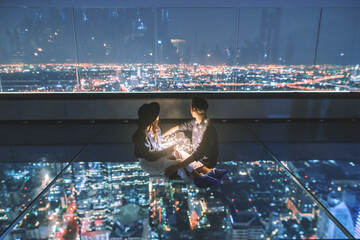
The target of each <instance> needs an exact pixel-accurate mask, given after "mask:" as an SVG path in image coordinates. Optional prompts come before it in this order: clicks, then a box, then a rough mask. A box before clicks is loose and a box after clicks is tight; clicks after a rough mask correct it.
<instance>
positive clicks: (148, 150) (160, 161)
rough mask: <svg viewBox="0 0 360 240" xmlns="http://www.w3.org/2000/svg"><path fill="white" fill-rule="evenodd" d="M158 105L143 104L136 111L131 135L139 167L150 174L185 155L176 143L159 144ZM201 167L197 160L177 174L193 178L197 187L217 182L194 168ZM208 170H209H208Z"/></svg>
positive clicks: (182, 158)
mask: <svg viewBox="0 0 360 240" xmlns="http://www.w3.org/2000/svg"><path fill="white" fill-rule="evenodd" d="M159 113H160V105H159V104H158V103H157V102H152V103H150V104H144V105H142V106H141V107H140V108H139V111H138V116H139V119H138V129H137V130H136V132H135V133H134V135H133V142H134V144H135V156H136V157H137V158H138V159H139V161H140V166H141V168H142V169H143V170H144V171H145V172H147V173H149V174H151V175H159V174H163V173H164V171H165V169H166V168H168V167H170V166H172V165H174V164H177V163H179V162H181V161H182V160H184V159H185V158H186V157H187V156H185V153H182V152H179V151H176V145H172V146H170V147H167V148H163V147H162V144H161V130H160V128H159V126H158V121H159ZM200 167H202V164H201V163H199V162H196V163H195V162H194V163H191V164H190V165H188V166H187V167H186V168H185V169H179V170H178V171H177V175H179V176H180V177H181V178H183V179H185V180H186V179H187V175H190V176H192V177H193V178H194V183H195V184H196V185H197V186H199V187H208V186H212V185H215V184H217V183H218V182H219V180H218V179H216V178H213V177H210V176H208V175H206V174H201V173H198V172H197V171H196V170H195V169H197V168H200ZM209 171H210V170H209Z"/></svg>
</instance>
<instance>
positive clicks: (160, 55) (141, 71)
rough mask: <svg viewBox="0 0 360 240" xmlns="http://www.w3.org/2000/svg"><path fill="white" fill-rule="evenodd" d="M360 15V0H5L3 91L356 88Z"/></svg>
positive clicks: (0, 18) (0, 13) (0, 60)
mask: <svg viewBox="0 0 360 240" xmlns="http://www.w3.org/2000/svg"><path fill="white" fill-rule="evenodd" d="M359 20H360V9H359V8H236V7H233V8H162V7H159V8H0V91H2V92H32V91H33V92H75V91H76V92H78V91H81V92H93V91H95V92H96V91H101V92H104V91H105V92H158V91H161V92H168V91H210V92H213V91H325V92H330V91H346V92H348V91H359V89H360V77H359V75H360V73H359V61H360V45H359V42H360V24H359V22H360V21H359Z"/></svg>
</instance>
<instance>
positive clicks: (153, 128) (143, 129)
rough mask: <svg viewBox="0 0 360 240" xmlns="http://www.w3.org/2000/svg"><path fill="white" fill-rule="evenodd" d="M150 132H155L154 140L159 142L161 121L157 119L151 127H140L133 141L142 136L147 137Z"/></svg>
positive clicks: (133, 136)
mask: <svg viewBox="0 0 360 240" xmlns="http://www.w3.org/2000/svg"><path fill="white" fill-rule="evenodd" d="M149 131H153V133H154V139H155V141H157V139H158V135H159V121H158V120H157V119H156V120H155V121H154V122H153V123H151V124H150V125H149V126H145V127H144V126H140V125H139V127H138V128H137V129H136V131H135V133H134V134H133V135H132V141H133V143H134V142H135V139H136V138H138V137H139V136H140V134H143V135H146V134H147V133H148V132H149Z"/></svg>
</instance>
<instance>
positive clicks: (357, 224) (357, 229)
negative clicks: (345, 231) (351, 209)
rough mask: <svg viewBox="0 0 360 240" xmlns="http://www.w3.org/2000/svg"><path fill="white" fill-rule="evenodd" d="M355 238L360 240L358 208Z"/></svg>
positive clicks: (359, 212) (359, 209)
mask: <svg viewBox="0 0 360 240" xmlns="http://www.w3.org/2000/svg"><path fill="white" fill-rule="evenodd" d="M354 237H355V238H356V239H359V238H360V208H358V214H357V217H356V221H355V234H354Z"/></svg>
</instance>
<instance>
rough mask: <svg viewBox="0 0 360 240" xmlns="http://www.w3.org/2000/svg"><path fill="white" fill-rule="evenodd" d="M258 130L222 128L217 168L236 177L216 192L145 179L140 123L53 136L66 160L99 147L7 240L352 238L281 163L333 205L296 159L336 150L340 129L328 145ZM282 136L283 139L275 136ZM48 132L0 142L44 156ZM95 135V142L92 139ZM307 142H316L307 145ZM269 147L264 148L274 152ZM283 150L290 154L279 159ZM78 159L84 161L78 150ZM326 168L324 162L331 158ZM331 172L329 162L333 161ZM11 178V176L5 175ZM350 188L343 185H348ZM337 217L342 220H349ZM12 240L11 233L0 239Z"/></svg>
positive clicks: (323, 139) (300, 134) (219, 126)
mask: <svg viewBox="0 0 360 240" xmlns="http://www.w3.org/2000/svg"><path fill="white" fill-rule="evenodd" d="M255 125H256V124H254V125H247V124H239V123H218V124H216V129H217V131H218V135H219V139H220V141H219V164H218V166H217V167H218V168H225V169H228V170H230V173H229V174H228V177H225V178H224V179H223V180H222V182H221V183H220V184H218V185H216V186H213V187H211V188H207V189H199V188H197V187H196V186H195V185H194V184H193V183H192V182H191V181H189V182H184V181H182V180H166V179H164V178H163V177H162V176H151V177H150V176H149V175H148V174H147V173H145V172H144V171H142V170H141V168H140V166H139V164H138V162H137V160H136V159H135V157H134V156H133V146H132V144H131V140H130V136H131V134H132V132H133V131H134V129H135V128H136V127H135V126H134V125H133V124H107V125H105V126H100V125H97V124H94V125H88V126H81V125H79V126H80V127H79V128H76V127H74V126H72V127H69V129H70V130H71V131H68V132H66V131H62V132H61V133H58V134H59V137H58V138H56V137H54V138H51V141H50V142H51V144H53V145H54V146H57V147H63V150H64V152H66V154H65V155H66V156H68V154H69V152H70V153H71V151H67V150H65V149H66V147H68V146H64V145H63V144H64V143H66V141H70V142H71V144H70V145H69V146H70V147H69V149H71V148H74V147H75V148H77V147H80V146H84V145H86V144H88V143H89V141H90V140H91V142H92V143H91V144H90V145H88V146H87V147H86V148H85V150H84V151H82V152H81V154H80V155H79V156H78V157H77V159H76V162H73V163H72V164H71V166H70V167H69V168H68V169H67V170H66V172H64V173H63V174H61V175H60V176H58V179H57V180H56V183H55V184H54V185H52V186H51V188H50V190H49V191H47V192H45V194H44V195H43V196H42V197H41V198H40V199H38V201H36V202H35V204H34V205H33V207H32V208H29V209H28V210H29V211H28V213H27V214H26V216H25V217H24V218H22V219H21V220H20V221H18V222H17V225H16V226H15V228H14V229H13V230H12V231H11V232H7V233H8V235H7V236H6V239H46V238H49V239H112V238H113V239H116V238H120V239H126V238H128V239H129V238H134V239H141V238H143V239H211V238H214V237H215V238H218V239H244V238H247V239H300V238H303V239H307V238H327V239H343V238H346V237H345V235H344V234H343V233H342V231H341V230H340V229H339V228H338V227H337V225H336V224H335V223H334V222H333V221H332V220H331V218H329V214H330V213H329V212H327V211H326V212H325V211H323V209H324V208H322V207H319V206H318V205H317V204H316V201H315V200H314V197H313V196H310V194H309V193H308V192H307V191H305V190H303V188H301V187H300V185H299V183H297V182H296V181H297V179H294V176H290V174H289V173H288V172H287V171H285V170H284V169H283V168H282V165H281V163H280V162H278V161H277V159H280V160H282V161H283V162H282V164H285V165H286V166H287V167H288V169H289V170H290V171H293V173H294V175H295V176H296V177H297V178H298V179H299V180H300V183H301V184H304V185H305V184H306V188H309V189H310V192H311V193H312V194H314V196H315V197H317V198H318V200H320V202H322V203H324V201H323V199H322V198H324V199H325V197H324V196H325V195H326V194H327V195H329V192H327V193H326V192H324V191H323V189H319V190H318V188H319V186H320V184H317V185H318V186H315V185H316V184H313V183H312V182H308V183H307V181H308V180H314V179H317V178H316V177H317V176H316V177H315V173H314V174H313V175H311V174H310V173H312V171H310V169H309V174H308V175H306V176H307V178H305V175H304V172H303V171H302V170H301V169H303V168H305V167H304V166H302V165H300V166H299V164H301V161H300V162H299V159H298V158H291V156H296V153H298V152H299V151H298V152H296V151H295V153H294V151H293V149H294V148H293V147H291V146H295V145H296V144H304V143H307V144H309V145H311V144H318V146H323V148H318V149H319V151H324V152H326V149H327V148H326V147H329V145H327V144H329V143H330V144H332V143H334V142H335V140H336V139H337V136H336V134H335V135H332V133H331V131H330V132H329V131H328V132H327V136H328V138H327V136H324V134H323V133H319V134H318V135H317V138H315V139H314V138H313V139H311V138H309V137H308V136H311V134H308V135H306V131H301V129H300V128H299V127H296V126H293V127H292V129H290V133H286V131H288V130H289V128H287V130H286V131H285V130H284V131H282V129H281V128H276V129H275V130H274V129H273V127H274V125H272V124H270V125H266V124H261V125H256V126H255ZM285 125H286V124H283V125H282V126H285ZM305 125H306V124H305ZM305 125H304V126H305ZM259 126H260V128H259ZM310 126H312V124H310ZM161 127H162V128H163V129H164V130H163V132H165V130H166V129H167V128H168V127H169V126H167V125H166V124H162V125H161ZM313 127H314V128H317V127H316V126H313ZM65 128H66V127H65ZM261 128H263V129H261ZM75 129H77V130H75ZM284 129H286V126H285V128H284ZM249 130H250V131H249ZM37 131H40V132H41V126H38V130H37ZM74 131H75V132H74ZM76 131H77V132H76ZM274 131H275V133H276V132H277V133H278V134H277V135H273V136H269V135H268V133H271V132H274ZM318 131H320V130H318ZM291 132H293V133H296V134H291ZM42 134H43V138H35V140H34V141H33V142H32V143H31V144H30V143H28V142H23V143H21V144H15V143H16V142H21V141H19V140H16V141H14V143H12V144H8V145H7V144H6V140H4V142H1V145H0V150H1V151H4V152H5V153H6V152H7V154H8V156H11V155H10V154H9V152H10V153H11V151H9V150H8V149H9V148H10V147H13V148H14V147H15V148H19V149H20V148H23V147H24V149H25V148H28V149H29V152H30V153H31V152H34V151H35V152H37V149H38V148H39V149H41V148H44V147H48V146H47V145H46V144H44V142H42V141H46V140H47V137H46V136H47V135H46V131H44V132H42ZM40 135H41V134H40ZM50 135H51V134H50ZM55 135H56V134H53V136H55ZM73 135H74V138H73V137H72V136H73ZM95 135H96V138H92V137H93V136H95ZM256 137H257V138H256ZM29 139H31V138H29ZM306 139H309V141H308V142H306V141H305V140H306ZM329 139H330V140H329ZM338 139H340V143H343V144H344V146H346V144H348V148H350V149H351V151H350V154H349V155H348V156H356V155H357V154H356V150H354V149H355V148H354V147H353V146H354V144H355V145H356V139H349V138H347V137H343V138H338ZM346 139H347V140H348V141H346ZM22 140H24V139H22ZM259 140H260V141H259ZM26 141H28V139H27V138H26ZM261 143H264V144H265V148H264V147H263V146H262V145H261ZM51 144H48V145H51ZM284 144H285V145H284ZM286 144H288V145H286ZM51 146H52V145H51ZM324 146H326V147H324ZM349 146H350V147H349ZM266 148H268V149H270V150H271V152H272V153H274V155H275V157H276V158H277V159H273V158H272V156H271V155H270V154H269V152H267V151H266ZM60 149H61V148H60ZM279 149H280V150H283V151H278V150H279ZM60 151H61V150H59V152H60ZM354 151H355V152H354ZM50 152H51V153H54V152H55V153H56V151H50ZM73 153H75V155H76V151H75V150H73ZM310 153H311V152H310ZM307 154H309V153H306V152H305V153H303V155H300V156H301V158H304V157H305V156H307ZM324 154H325V153H324ZM35 155H36V154H33V156H35ZM278 155H279V156H280V157H278ZM3 156H6V154H4V155H3ZM12 156H13V155H12ZM29 156H31V154H29ZM36 156H38V155H36ZM9 159H10V158H9ZM20 159H21V158H12V160H11V161H10V160H9V162H11V163H12V164H20V166H22V167H23V168H28V169H30V170H31V171H32V172H35V169H36V167H37V166H39V167H40V166H42V165H41V164H43V162H42V161H39V159H38V158H37V160H34V161H35V165H31V164H32V163H26V164H24V163H21V162H25V159H26V158H24V160H23V161H20ZM29 159H30V158H29ZM59 159H64V160H61V161H60V164H64V163H66V161H65V159H68V157H64V156H63V157H62V158H59ZM349 159H350V158H348V159H347V160H348V161H347V162H348V163H349V164H355V165H354V166H351V167H355V168H351V167H342V168H343V169H345V168H346V169H352V170H351V172H354V171H355V172H356V171H357V167H356V166H357V165H356V162H353V163H350V160H349ZM292 160H294V161H292ZM319 160H320V161H323V159H322V158H319ZM68 161H69V160H68ZM290 161H291V163H290ZM19 162H20V163H19ZM56 162H57V161H53V162H51V161H49V167H50V168H55V165H56ZM302 162H303V164H304V165H305V166H307V165H309V166H310V168H311V166H315V165H311V164H314V163H315V164H317V162H316V161H314V160H309V161H302ZM328 162H329V164H330V165H331V164H334V163H333V162H335V163H336V164H337V165H336V166H340V162H338V159H336V158H335V160H334V161H328ZM345 162H346V161H345ZM279 163H280V164H279ZM27 164H28V165H27ZM36 164H40V165H36ZM322 164H327V163H326V161H324V162H323V163H322ZM14 166H15V165H14ZM314 168H316V167H314ZM299 169H300V170H299ZM30 170H29V171H30ZM15 171H18V170H15ZM20 171H21V169H20ZM329 171H330V170H329ZM331 171H333V170H332V169H331ZM331 171H330V172H331ZM347 171H348V170H347ZM4 173H6V171H4V172H3V173H2V174H3V175H4ZM303 175H304V176H303ZM42 177H44V176H42ZM324 179H325V180H324ZM328 179H330V180H329V182H328V183H327V184H330V185H331V186H332V187H335V188H336V191H339V187H341V189H342V190H343V191H344V192H349V191H354V185H352V186H351V187H350V188H349V189H350V190H349V189H348V188H347V187H348V185H346V184H348V183H346V184H345V185H339V184H340V183H339V182H336V181H335V182H336V183H333V182H334V180H336V179H334V180H333V179H331V178H329V177H328V176H327V177H326V176H325V177H324V178H321V179H319V180H316V181H319V183H320V182H321V181H326V180H328ZM354 179H355V181H354V183H357V184H359V179H358V178H354ZM316 183H318V182H316ZM343 183H344V182H343V181H342V182H341V184H343ZM326 186H327V185H326ZM357 186H359V185H357ZM332 190H333V189H332ZM321 191H323V192H321ZM314 192H315V193H314ZM320 193H321V194H323V195H321V194H320ZM336 196H338V195H336ZM336 196H335V197H334V199H332V201H333V202H334V201H335V202H336V201H338V198H337V197H336ZM355 196H356V197H355V200H354V196H353V195H351V196H350V195H349V194H348V197H349V199H350V200H349V199H348V200H346V201H345V200H344V199H343V200H342V201H343V202H346V204H347V202H349V201H353V203H354V204H353V205H352V206H354V208H351V207H348V208H349V212H350V215H351V218H352V220H353V224H354V228H353V229H354V230H353V231H352V229H351V228H349V227H347V225H346V224H345V223H343V225H344V226H345V227H347V229H348V231H350V232H351V233H352V234H353V235H356V226H357V225H356V219H355V218H356V217H357V215H356V214H357V213H356V211H357V209H356V205H358V204H357V203H358V198H357V195H356V194H355ZM326 200H327V198H326ZM324 206H325V209H326V208H327V209H328V211H330V212H331V213H333V215H334V216H335V217H337V215H336V213H334V211H333V212H332V210H333V209H332V206H330V205H326V204H325V203H324ZM13 215H17V214H13ZM19 219H20V218H19ZM337 219H338V220H340V222H341V219H339V218H337ZM4 237H5V235H3V236H1V237H0V239H3V238H4Z"/></svg>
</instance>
